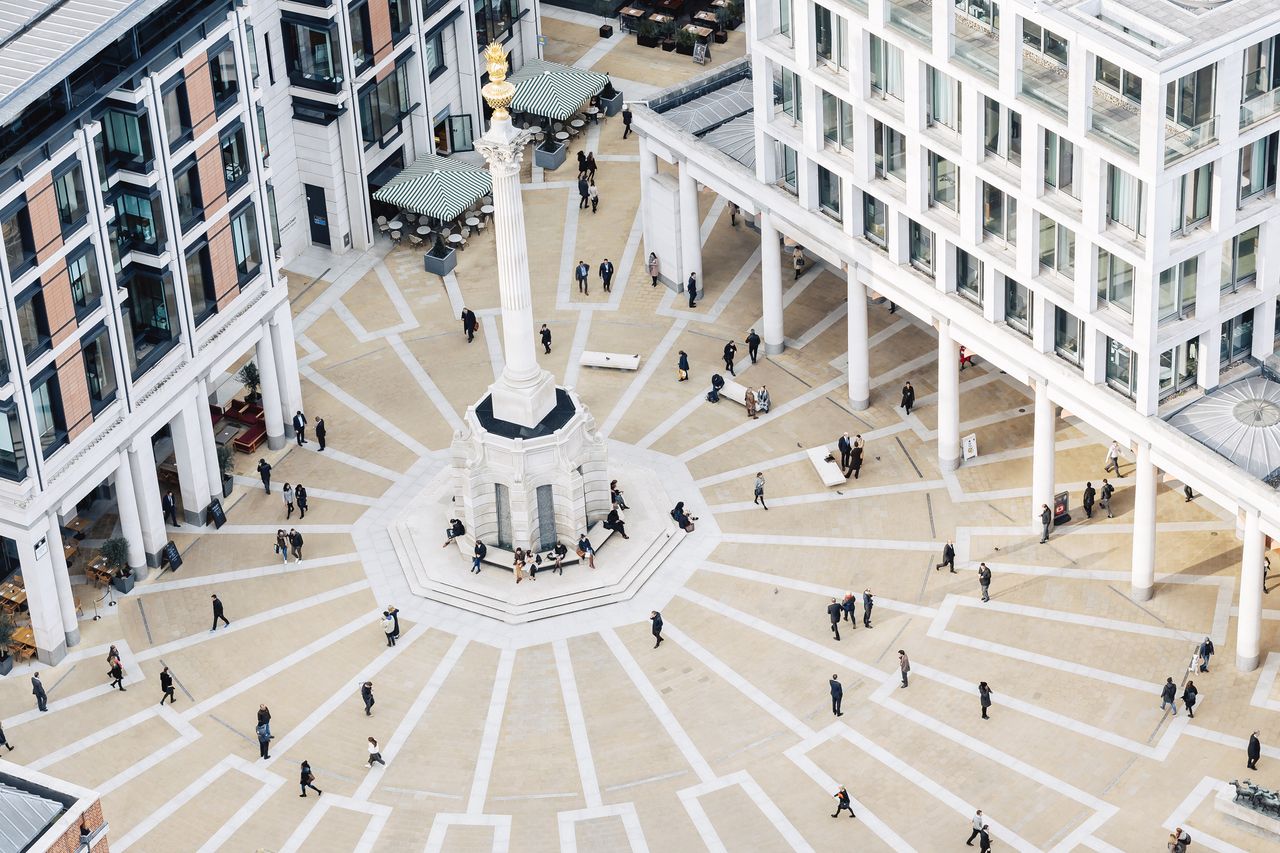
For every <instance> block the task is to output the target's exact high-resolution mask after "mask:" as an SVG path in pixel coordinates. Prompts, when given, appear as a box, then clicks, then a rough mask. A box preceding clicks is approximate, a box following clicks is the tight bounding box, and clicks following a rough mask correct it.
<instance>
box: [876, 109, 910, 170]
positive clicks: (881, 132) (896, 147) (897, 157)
mask: <svg viewBox="0 0 1280 853" xmlns="http://www.w3.org/2000/svg"><path fill="white" fill-rule="evenodd" d="M872 131H873V133H874V135H875V139H874V145H875V155H876V177H877V178H884V177H889V178H894V179H895V180H898V181H901V182H902V183H906V180H907V140H906V137H904V136H903V135H902V134H901V133H898V131H896V130H894V129H893V128H892V127H890V126H889V125H887V124H882V123H881V122H879V121H877V122H875V123H874V124H873V125H872Z"/></svg>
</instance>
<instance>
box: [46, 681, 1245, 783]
mask: <svg viewBox="0 0 1280 853" xmlns="http://www.w3.org/2000/svg"><path fill="white" fill-rule="evenodd" d="M31 695H32V696H34V697H36V707H37V708H39V709H40V710H41V711H47V710H49V696H48V695H47V694H46V693H45V692H44V683H43V682H41V681H40V673H38V672H37V673H33V674H32V676H31ZM1254 742H1255V743H1256V742H1257V738H1254ZM1254 760H1255V761H1256V760H1257V759H1254Z"/></svg>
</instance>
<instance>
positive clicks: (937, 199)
mask: <svg viewBox="0 0 1280 853" xmlns="http://www.w3.org/2000/svg"><path fill="white" fill-rule="evenodd" d="M926 150H928V149H926ZM925 161H926V164H927V165H926V168H928V170H929V175H928V177H929V207H931V208H933V207H941V208H944V209H946V210H949V211H951V212H952V213H955V214H959V213H960V166H959V165H957V164H956V163H955V162H954V161H953V160H949V159H947V158H946V157H943V156H942V155H941V154H938V153H936V152H934V151H929V152H928V157H927V158H925ZM943 163H946V164H947V165H948V166H950V167H951V172H950V181H951V188H950V189H951V193H950V194H951V199H950V202H948V201H947V199H946V194H945V192H943V193H940V192H939V189H940V188H941V187H942V186H943V181H944V179H945V178H947V175H946V174H944V173H943V171H942V170H940V169H939V166H941V164H943Z"/></svg>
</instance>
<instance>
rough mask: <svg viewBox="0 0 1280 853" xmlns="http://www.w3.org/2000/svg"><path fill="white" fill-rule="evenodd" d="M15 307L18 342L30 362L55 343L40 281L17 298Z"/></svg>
mask: <svg viewBox="0 0 1280 853" xmlns="http://www.w3.org/2000/svg"><path fill="white" fill-rule="evenodd" d="M15 308H16V313H17V315H18V343H19V345H20V346H21V347H22V354H23V355H24V356H26V359H27V363H28V364H29V363H31V361H32V360H33V359H35V357H36V356H38V355H40V354H41V353H42V352H44V351H45V350H47V349H49V348H50V347H51V346H52V345H53V344H52V339H51V338H50V336H49V317H48V315H47V314H45V310H44V291H43V290H41V288H40V282H36V283H35V284H33V285H31V286H30V287H29V288H27V290H26V291H25V292H24V293H23V294H22V295H21V296H19V297H18V298H17V299H16V300H15Z"/></svg>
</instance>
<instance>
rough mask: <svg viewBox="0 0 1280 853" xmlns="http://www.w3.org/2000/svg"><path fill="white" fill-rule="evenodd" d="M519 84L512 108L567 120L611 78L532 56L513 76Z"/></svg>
mask: <svg viewBox="0 0 1280 853" xmlns="http://www.w3.org/2000/svg"><path fill="white" fill-rule="evenodd" d="M508 79H510V80H511V82H512V83H513V84H515V87H516V94H515V98H514V99H513V100H512V101H511V111H512V112H518V113H531V114H533V115H537V116H545V117H547V118H550V119H559V120H562V121H563V120H564V119H567V118H568V117H569V116H571V115H573V114H574V113H576V112H577V111H578V110H580V109H582V107H583V106H584V105H585V104H586V103H587V101H589V100H591V98H592V97H593V96H595V95H598V94H600V91H601V90H602V89H604V87H605V85H606V84H607V83H608V82H609V77H608V76H607V75H605V74H599V73H597V72H595V71H584V70H583V69H581V68H572V67H570V66H568V65H561V64H560V63H558V62H548V61H547V60H545V59H530V60H528V61H527V62H525V63H524V65H522V66H520V70H519V71H517V72H515V73H514V74H512V75H511V77H510V78H508Z"/></svg>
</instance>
